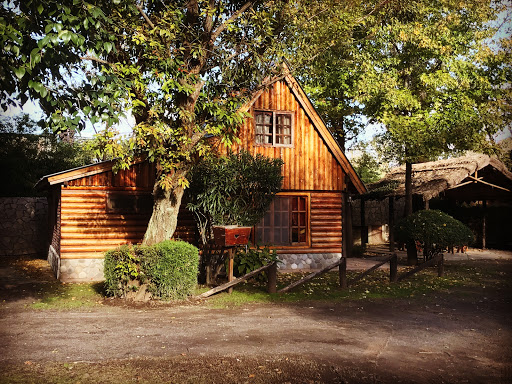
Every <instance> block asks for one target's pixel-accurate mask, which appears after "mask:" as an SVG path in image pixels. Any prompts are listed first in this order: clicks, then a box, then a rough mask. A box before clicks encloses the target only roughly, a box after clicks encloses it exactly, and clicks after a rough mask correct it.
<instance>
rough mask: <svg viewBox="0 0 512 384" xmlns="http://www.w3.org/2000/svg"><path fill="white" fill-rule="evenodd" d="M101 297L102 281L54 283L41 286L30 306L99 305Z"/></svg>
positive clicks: (62, 307)
mask: <svg viewBox="0 0 512 384" xmlns="http://www.w3.org/2000/svg"><path fill="white" fill-rule="evenodd" d="M103 299H104V293H103V283H82V284H63V283H54V284H52V285H51V287H42V288H41V289H40V291H39V292H38V293H37V295H36V300H35V301H34V302H33V303H32V304H30V307H31V308H33V309H42V310H44V309H54V310H65V309H78V308H91V307H94V306H97V305H101V304H102V303H103Z"/></svg>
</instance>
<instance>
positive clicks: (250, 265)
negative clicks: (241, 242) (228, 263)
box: [234, 245, 279, 281]
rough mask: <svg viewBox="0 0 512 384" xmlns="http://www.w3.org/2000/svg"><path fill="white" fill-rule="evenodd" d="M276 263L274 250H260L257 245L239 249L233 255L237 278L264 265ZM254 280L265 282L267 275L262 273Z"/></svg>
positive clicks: (265, 248) (266, 248)
mask: <svg viewBox="0 0 512 384" xmlns="http://www.w3.org/2000/svg"><path fill="white" fill-rule="evenodd" d="M278 261H279V259H278V258H277V253H276V251H275V249H274V250H270V249H269V248H268V247H264V248H260V247H259V246H258V245H257V246H256V247H255V248H251V247H247V249H244V248H240V249H239V251H238V252H237V253H236V254H235V259H234V270H235V275H236V276H237V277H239V276H243V275H245V274H247V273H249V272H252V271H254V270H255V269H258V268H260V267H263V266H264V265H267V264H269V263H273V262H278ZM256 279H257V280H258V281H266V280H267V275H266V274H265V272H262V273H260V274H258V276H256Z"/></svg>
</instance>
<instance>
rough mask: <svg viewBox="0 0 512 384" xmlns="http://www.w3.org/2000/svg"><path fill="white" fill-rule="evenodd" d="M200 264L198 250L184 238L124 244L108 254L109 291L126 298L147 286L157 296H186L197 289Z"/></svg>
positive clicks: (106, 256) (105, 271) (105, 265)
mask: <svg viewBox="0 0 512 384" xmlns="http://www.w3.org/2000/svg"><path fill="white" fill-rule="evenodd" d="M198 264H199V251H198V249H197V248H196V247H194V246H193V245H190V244H188V243H185V242H183V241H164V242H161V243H157V244H155V245H152V246H142V245H140V246H131V245H123V246H121V247H119V248H117V249H114V250H111V251H108V252H107V253H106V254H105V262H104V274H105V290H106V293H107V294H109V295H112V296H116V297H124V298H127V297H132V296H133V297H134V296H135V295H134V294H133V293H135V292H137V291H139V290H142V289H144V291H146V290H147V292H150V293H151V295H152V297H153V298H158V299H164V300H177V299H183V298H185V297H186V296H187V295H190V294H192V291H193V289H194V288H195V285H196V283H197V270H198Z"/></svg>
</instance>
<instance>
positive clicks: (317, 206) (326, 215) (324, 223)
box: [277, 192, 342, 254]
mask: <svg viewBox="0 0 512 384" xmlns="http://www.w3.org/2000/svg"><path fill="white" fill-rule="evenodd" d="M341 204H342V195H341V192H312V193H310V214H309V217H310V228H309V230H310V231H309V232H310V236H311V246H310V247H286V248H278V249H277V253H279V254H291V253H293V254H302V253H340V252H341V243H342V208H341Z"/></svg>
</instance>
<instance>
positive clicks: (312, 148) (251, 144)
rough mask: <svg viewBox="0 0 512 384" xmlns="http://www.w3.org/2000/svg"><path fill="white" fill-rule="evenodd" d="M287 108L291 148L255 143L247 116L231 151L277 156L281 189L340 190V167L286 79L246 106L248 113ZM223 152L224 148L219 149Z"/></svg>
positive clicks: (251, 122)
mask: <svg viewBox="0 0 512 384" xmlns="http://www.w3.org/2000/svg"><path fill="white" fill-rule="evenodd" d="M258 109H263V110H270V109H274V110H277V109H279V110H286V111H290V112H293V113H294V142H293V147H292V148H279V147H269V146H261V145H256V144H255V132H254V120H253V119H252V118H248V119H246V121H245V122H244V124H243V125H242V126H241V128H240V133H239V137H240V139H241V143H240V144H236V145H233V147H232V148H231V150H232V151H234V152H238V151H240V150H241V149H245V150H247V151H249V152H250V153H252V154H258V153H259V154H262V155H265V156H269V157H279V158H281V159H282V160H283V161H284V162H285V165H284V167H283V177H284V180H283V186H282V187H283V189H285V190H295V191H300V190H306V191H314V190H319V191H340V190H341V189H342V180H341V179H339V177H338V175H339V171H340V170H341V166H340V164H339V163H338V160H336V158H335V157H334V155H333V154H332V153H331V152H330V150H329V149H328V146H327V144H326V143H325V142H324V139H323V138H322V136H321V135H320V133H319V131H318V130H317V129H316V128H315V126H314V124H313V122H312V121H311V120H310V118H309V116H308V115H307V114H306V113H305V111H304V109H303V108H302V106H301V104H300V103H299V101H298V99H297V98H296V97H295V95H294V94H293V93H292V92H291V90H290V88H289V86H288V85H287V83H286V82H285V81H280V82H277V83H275V84H274V85H273V86H272V87H271V88H270V89H266V90H264V91H263V92H261V94H260V96H259V97H258V98H257V99H256V100H255V101H254V103H253V105H252V106H251V107H250V108H249V109H248V112H249V113H250V114H251V116H254V111H255V110H258ZM220 150H221V153H226V151H227V150H226V149H225V148H222V147H221V148H220Z"/></svg>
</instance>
